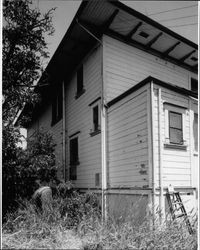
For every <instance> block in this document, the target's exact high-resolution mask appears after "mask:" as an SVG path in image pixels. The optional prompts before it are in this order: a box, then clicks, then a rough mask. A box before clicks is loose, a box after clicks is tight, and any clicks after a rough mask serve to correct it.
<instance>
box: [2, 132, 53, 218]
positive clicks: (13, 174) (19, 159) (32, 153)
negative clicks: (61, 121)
mask: <svg viewBox="0 0 200 250" xmlns="http://www.w3.org/2000/svg"><path fill="white" fill-rule="evenodd" d="M13 144H14V142H13ZM14 145H15V144H14ZM14 145H13V146H14ZM54 150H55V144H54V142H53V138H52V135H51V134H50V133H47V132H43V131H42V130H41V131H38V132H37V133H36V134H35V136H34V137H33V138H32V139H31V140H30V141H28V147H27V149H26V150H22V149H20V148H18V149H17V150H15V151H14V153H15V155H14V156H13V157H12V159H11V161H10V162H9V161H8V160H6V159H5V156H4V161H5V164H4V162H3V175H2V177H3V185H2V188H3V192H2V194H3V196H2V201H3V217H4V218H5V215H6V213H7V212H9V211H13V209H15V208H16V207H17V206H18V204H19V203H21V200H22V199H24V198H25V199H30V198H31V196H32V194H33V192H34V191H35V190H36V188H37V187H38V184H37V183H36V180H41V181H47V182H48V181H50V180H54V179H57V177H56V174H57V167H56V166H55V154H54ZM6 151H8V150H6Z"/></svg>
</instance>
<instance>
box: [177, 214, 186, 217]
mask: <svg viewBox="0 0 200 250" xmlns="http://www.w3.org/2000/svg"><path fill="white" fill-rule="evenodd" d="M183 216H186V215H185V214H180V215H177V216H175V217H176V218H180V217H183Z"/></svg>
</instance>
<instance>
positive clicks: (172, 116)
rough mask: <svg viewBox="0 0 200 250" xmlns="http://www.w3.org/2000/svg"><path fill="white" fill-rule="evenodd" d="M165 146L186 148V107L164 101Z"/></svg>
mask: <svg viewBox="0 0 200 250" xmlns="http://www.w3.org/2000/svg"><path fill="white" fill-rule="evenodd" d="M164 110H165V144H164V146H165V148H176V149H182V150H186V148H187V145H186V110H187V108H186V107H182V106H178V105H175V104H172V103H164Z"/></svg>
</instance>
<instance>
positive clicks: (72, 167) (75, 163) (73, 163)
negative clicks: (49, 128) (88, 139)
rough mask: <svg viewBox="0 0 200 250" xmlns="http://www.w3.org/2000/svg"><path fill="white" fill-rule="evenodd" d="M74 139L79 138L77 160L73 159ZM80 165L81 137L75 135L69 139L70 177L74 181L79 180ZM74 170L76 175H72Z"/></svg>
mask: <svg viewBox="0 0 200 250" xmlns="http://www.w3.org/2000/svg"><path fill="white" fill-rule="evenodd" d="M73 140H77V149H76V151H77V157H76V158H77V159H76V161H72V160H71V158H72V156H71V152H72V151H71V150H72V148H71V143H72V141H73ZM78 165H80V161H79V137H78V136H77V135H74V136H73V137H70V139H69V179H70V180H72V181H76V180H77V166H78ZM72 171H75V175H74V176H73V175H72Z"/></svg>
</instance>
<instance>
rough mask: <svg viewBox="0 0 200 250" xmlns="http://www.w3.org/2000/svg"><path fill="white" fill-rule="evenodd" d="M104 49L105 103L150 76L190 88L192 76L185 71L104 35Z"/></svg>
mask: <svg viewBox="0 0 200 250" xmlns="http://www.w3.org/2000/svg"><path fill="white" fill-rule="evenodd" d="M103 45H104V57H103V58H104V62H103V65H104V72H105V73H104V74H105V83H106V100H107V101H110V100H112V99H113V98H115V97H116V96H118V95H120V94H121V93H123V92H124V91H126V90H127V89H129V88H130V87H132V86H134V85H136V84H137V83H139V82H140V81H142V80H143V79H145V78H146V77H148V76H149V75H151V76H153V77H155V78H158V79H160V80H163V81H166V82H170V83H172V84H174V85H177V86H180V87H184V88H186V89H188V88H189V86H190V83H189V81H190V76H192V74H191V73H190V72H189V71H188V70H186V69H183V68H181V67H179V66H177V65H174V64H172V63H170V62H167V61H165V60H163V59H160V58H158V57H156V56H154V55H151V54H149V53H147V52H145V51H142V50H140V49H137V48H134V47H133V46H130V45H127V44H125V43H123V42H120V41H118V40H116V39H113V38H111V37H109V36H106V35H104V37H103Z"/></svg>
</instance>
